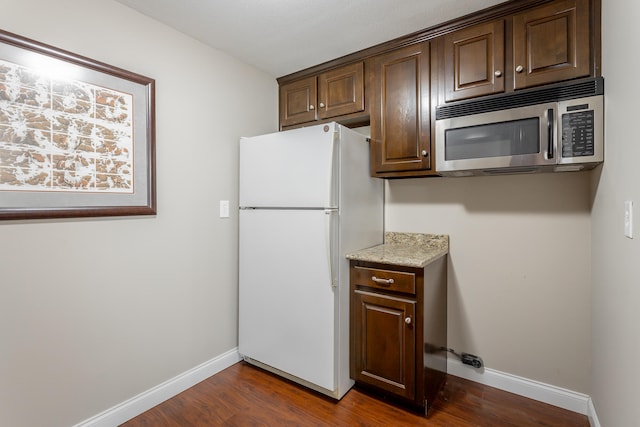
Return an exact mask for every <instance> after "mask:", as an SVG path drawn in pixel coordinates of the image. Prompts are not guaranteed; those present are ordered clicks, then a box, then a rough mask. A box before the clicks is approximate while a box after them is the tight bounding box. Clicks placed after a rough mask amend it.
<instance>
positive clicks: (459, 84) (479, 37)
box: [444, 20, 505, 102]
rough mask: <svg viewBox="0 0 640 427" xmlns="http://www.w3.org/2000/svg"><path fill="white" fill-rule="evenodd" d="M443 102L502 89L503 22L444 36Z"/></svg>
mask: <svg viewBox="0 0 640 427" xmlns="http://www.w3.org/2000/svg"><path fill="white" fill-rule="evenodd" d="M444 56H445V58H444V67H445V101H446V102H450V101H457V100H460V99H465V98H471V97H476V96H483V95H491V94H494V93H500V92H504V79H505V77H504V66H505V63H504V21H503V20H500V21H496V22H489V23H486V24H479V25H474V26H473V27H469V28H465V29H463V30H459V31H455V32H453V33H450V34H447V35H446V36H444Z"/></svg>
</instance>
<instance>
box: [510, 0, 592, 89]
mask: <svg viewBox="0 0 640 427" xmlns="http://www.w3.org/2000/svg"><path fill="white" fill-rule="evenodd" d="M589 8H590V4H589V0H562V1H554V2H551V3H548V4H546V5H544V6H541V7H537V8H534V9H531V10H528V11H525V12H522V13H519V14H517V15H514V17H513V65H514V69H513V70H514V74H513V85H514V88H515V89H522V88H527V87H531V86H538V85H542V84H547V83H554V82H558V81H562V80H568V79H573V78H576V77H584V76H589V75H590V73H591V69H590V56H589V55H590V52H591V46H590V41H591V37H590V35H591V32H590V18H589Z"/></svg>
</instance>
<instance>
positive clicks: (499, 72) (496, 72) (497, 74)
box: [493, 70, 502, 77]
mask: <svg viewBox="0 0 640 427" xmlns="http://www.w3.org/2000/svg"><path fill="white" fill-rule="evenodd" d="M493 75H494V76H496V77H500V76H501V75H502V71H500V70H496V71H495V72H494V73H493Z"/></svg>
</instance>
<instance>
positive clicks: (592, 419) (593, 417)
mask: <svg viewBox="0 0 640 427" xmlns="http://www.w3.org/2000/svg"><path fill="white" fill-rule="evenodd" d="M587 415H588V416H589V425H590V426H591V427H600V420H598V415H597V414H596V407H595V406H593V400H591V398H589V413H588V414H587Z"/></svg>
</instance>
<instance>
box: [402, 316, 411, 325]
mask: <svg viewBox="0 0 640 427" xmlns="http://www.w3.org/2000/svg"><path fill="white" fill-rule="evenodd" d="M411 322H412V320H411V316H407V317H405V318H404V323H406V324H407V325H410V324H411Z"/></svg>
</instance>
